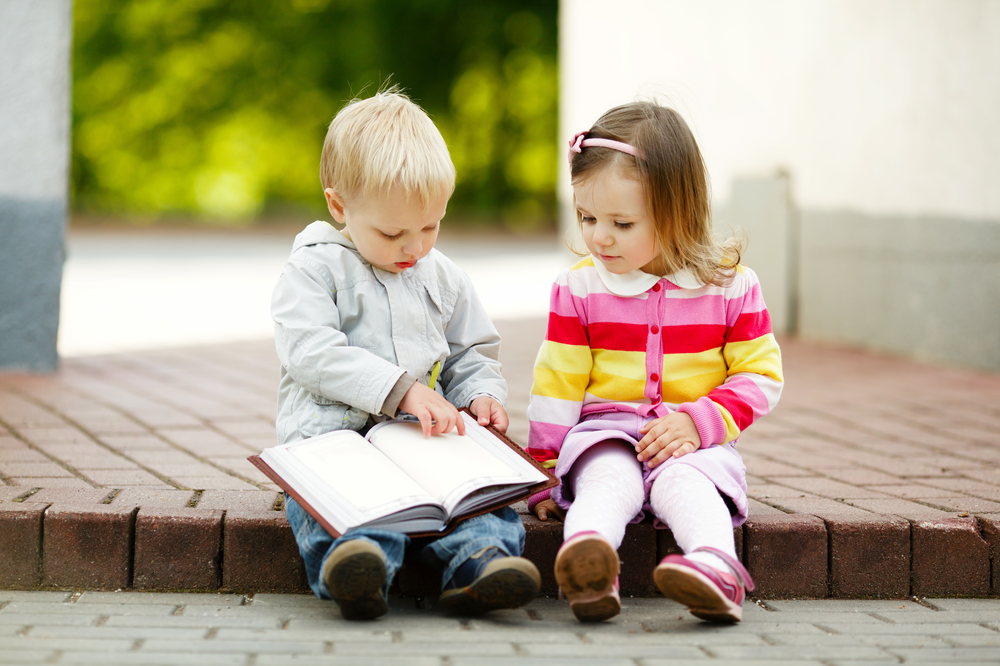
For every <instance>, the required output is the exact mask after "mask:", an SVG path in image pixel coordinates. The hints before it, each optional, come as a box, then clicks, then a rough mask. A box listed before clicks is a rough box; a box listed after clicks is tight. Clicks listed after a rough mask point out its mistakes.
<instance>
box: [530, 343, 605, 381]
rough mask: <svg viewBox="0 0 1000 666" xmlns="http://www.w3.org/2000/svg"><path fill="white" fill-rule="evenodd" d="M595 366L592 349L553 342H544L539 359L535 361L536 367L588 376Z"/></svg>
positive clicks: (539, 352)
mask: <svg viewBox="0 0 1000 666" xmlns="http://www.w3.org/2000/svg"><path fill="white" fill-rule="evenodd" d="M593 364H594V361H593V357H592V356H591V353H590V347H586V346H584V345H567V344H565V343H562V342H552V341H551V340H545V341H543V342H542V347H541V349H539V350H538V358H537V359H535V366H536V367H544V368H549V369H550V370H556V371H558V372H570V373H574V374H586V373H588V372H590V368H591V367H592V366H593Z"/></svg>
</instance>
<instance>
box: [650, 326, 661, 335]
mask: <svg viewBox="0 0 1000 666" xmlns="http://www.w3.org/2000/svg"><path fill="white" fill-rule="evenodd" d="M649 330H650V331H652V332H653V335H656V334H657V333H659V332H660V327H659V326H657V325H656V324H653V325H652V326H651V327H650V329H649Z"/></svg>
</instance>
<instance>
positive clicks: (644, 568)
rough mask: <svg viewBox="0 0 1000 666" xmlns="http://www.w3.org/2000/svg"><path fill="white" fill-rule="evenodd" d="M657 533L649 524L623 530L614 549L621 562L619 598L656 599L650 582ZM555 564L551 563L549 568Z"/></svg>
mask: <svg viewBox="0 0 1000 666" xmlns="http://www.w3.org/2000/svg"><path fill="white" fill-rule="evenodd" d="M662 531H663V530H657V529H655V528H654V527H653V522H652V520H649V519H648V518H647V520H644V521H643V522H641V523H637V524H635V525H629V526H628V527H627V528H626V529H625V538H624V539H622V545H621V547H620V548H619V549H618V558H619V560H620V561H621V573H620V574H619V582H620V585H621V589H620V592H621V595H622V596H627V597H650V596H658V595H659V590H658V589H657V588H656V583H654V582H653V569H655V568H656V565H657V564H659V563H660V560H659V559H658V558H657V533H658V532H662ZM554 563H555V560H553V564H554Z"/></svg>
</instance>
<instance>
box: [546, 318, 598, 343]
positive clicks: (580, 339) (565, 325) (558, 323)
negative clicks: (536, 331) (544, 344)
mask: <svg viewBox="0 0 1000 666" xmlns="http://www.w3.org/2000/svg"><path fill="white" fill-rule="evenodd" d="M545 338H546V340H550V341H551V342H559V343H562V344H564V345H583V346H588V345H589V344H590V340H589V339H588V335H587V329H586V327H584V326H583V325H582V324H581V323H580V320H579V319H577V318H576V317H562V316H560V315H557V314H555V313H554V312H550V313H549V330H548V333H546V335H545Z"/></svg>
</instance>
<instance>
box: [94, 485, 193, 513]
mask: <svg viewBox="0 0 1000 666" xmlns="http://www.w3.org/2000/svg"><path fill="white" fill-rule="evenodd" d="M195 497H196V495H195V493H194V491H192V490H178V489H176V488H141V487H133V488H123V489H122V491H121V492H120V493H118V494H117V495H115V498H114V500H113V501H112V502H111V503H112V504H113V505H115V506H119V505H121V506H124V505H128V506H140V507H147V508H148V507H153V506H157V507H170V508H175V509H182V508H188V507H190V504H191V502H192V501H193V500H194V499H195Z"/></svg>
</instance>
